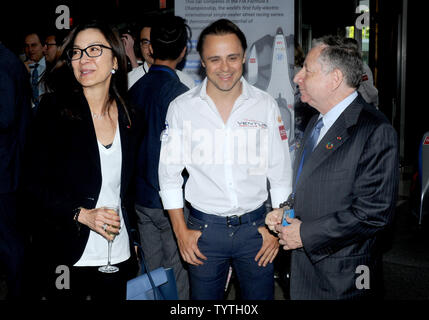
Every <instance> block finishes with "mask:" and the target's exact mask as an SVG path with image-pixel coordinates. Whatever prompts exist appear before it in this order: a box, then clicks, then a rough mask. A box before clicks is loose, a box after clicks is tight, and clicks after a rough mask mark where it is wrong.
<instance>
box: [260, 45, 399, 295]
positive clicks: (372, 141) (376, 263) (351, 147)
mask: <svg viewBox="0 0 429 320" xmlns="http://www.w3.org/2000/svg"><path fill="white" fill-rule="evenodd" d="M361 76H362V60H361V57H360V53H359V52H358V51H357V50H356V49H353V48H352V47H351V46H349V45H347V44H346V43H345V42H344V41H343V39H341V38H338V37H323V38H321V39H317V40H315V42H314V44H313V48H312V49H311V51H310V52H309V53H308V55H307V57H306V60H305V63H304V67H303V68H302V70H301V71H300V72H299V73H298V74H297V75H296V76H295V79H294V82H296V83H297V84H298V85H299V88H300V91H301V100H302V101H303V102H307V103H308V104H310V105H311V106H312V107H314V108H315V109H316V110H317V111H319V112H320V114H318V115H315V116H314V117H313V118H312V120H311V121H310V122H309V125H308V127H307V129H306V131H305V134H304V140H303V141H304V142H305V143H303V144H302V147H301V149H300V150H299V151H298V154H297V158H296V162H295V166H294V169H295V170H294V189H293V193H292V197H290V203H288V205H289V206H291V207H294V213H295V217H296V218H294V219H291V218H287V219H286V221H287V222H288V223H289V225H286V226H283V225H282V224H281V223H280V221H281V216H282V214H283V210H281V209H278V210H275V211H273V212H271V213H270V214H269V215H268V216H267V219H266V222H267V224H268V225H269V226H270V228H271V229H272V230H275V231H276V232H278V236H279V238H280V244H281V245H283V248H284V249H285V250H293V252H292V265H291V298H292V299H359V298H368V297H374V296H375V295H376V294H377V293H379V291H378V289H379V288H378V286H377V283H378V282H377V280H378V279H379V277H380V273H379V271H380V264H381V254H380V250H379V246H378V244H379V238H380V237H379V235H380V232H381V231H382V230H383V229H385V228H386V227H387V226H388V225H389V224H390V223H391V221H392V218H393V213H394V208H395V200H396V194H397V188H398V176H399V164H398V148H397V136H396V133H395V130H394V129H393V127H392V126H391V125H390V124H389V122H388V121H387V119H386V118H385V117H384V116H383V115H382V114H381V113H380V112H379V111H378V110H376V109H375V108H374V107H373V106H371V105H368V104H367V103H366V102H365V101H364V100H363V98H362V97H361V96H360V95H359V94H358V93H357V92H356V88H358V86H359V82H360V79H361Z"/></svg>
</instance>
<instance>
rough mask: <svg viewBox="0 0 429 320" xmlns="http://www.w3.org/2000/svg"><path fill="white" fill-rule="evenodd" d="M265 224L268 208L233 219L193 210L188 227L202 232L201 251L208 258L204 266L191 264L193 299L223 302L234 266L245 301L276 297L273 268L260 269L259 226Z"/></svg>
mask: <svg viewBox="0 0 429 320" xmlns="http://www.w3.org/2000/svg"><path fill="white" fill-rule="evenodd" d="M264 225H265V206H262V207H260V208H259V209H257V210H255V211H252V212H251V213H247V214H245V215H243V216H241V217H240V218H239V217H236V216H234V218H228V219H227V218H226V217H218V216H214V215H209V214H205V213H202V212H200V211H197V210H195V209H194V208H191V212H190V216H189V219H188V228H189V229H193V230H200V231H201V232H202V235H201V237H200V238H199V239H198V248H199V250H200V251H201V252H202V254H204V255H205V256H206V257H207V260H202V261H203V263H204V264H203V265H199V266H193V265H189V277H190V282H191V300H222V299H224V294H225V284H226V281H227V276H228V271H229V267H230V265H232V267H233V269H234V271H235V273H236V276H237V279H238V282H239V286H240V292H241V299H243V300H272V299H273V298H274V267H273V264H271V263H270V264H268V265H267V266H266V267H260V266H258V263H257V262H256V261H255V256H256V254H257V253H258V251H259V250H260V248H261V247H262V236H261V234H260V233H259V231H258V227H260V226H264Z"/></svg>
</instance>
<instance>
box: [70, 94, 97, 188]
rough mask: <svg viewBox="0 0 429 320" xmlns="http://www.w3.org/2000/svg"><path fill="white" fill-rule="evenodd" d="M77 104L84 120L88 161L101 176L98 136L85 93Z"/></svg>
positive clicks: (79, 97) (78, 99) (84, 143)
mask: <svg viewBox="0 0 429 320" xmlns="http://www.w3.org/2000/svg"><path fill="white" fill-rule="evenodd" d="M75 104H76V105H77V106H80V107H81V108H82V109H81V110H80V114H81V115H82V120H83V121H82V127H83V128H82V129H83V130H82V139H83V141H84V142H83V145H85V146H86V149H87V154H88V160H89V161H90V162H91V164H92V165H93V166H94V170H95V172H100V174H101V164H100V153H99V150H98V143H97V135H96V133H95V128H94V123H93V121H92V116H91V111H90V109H89V105H88V101H86V98H85V96H84V95H83V93H82V94H80V95H79V96H77V97H76V102H75ZM100 180H101V179H100Z"/></svg>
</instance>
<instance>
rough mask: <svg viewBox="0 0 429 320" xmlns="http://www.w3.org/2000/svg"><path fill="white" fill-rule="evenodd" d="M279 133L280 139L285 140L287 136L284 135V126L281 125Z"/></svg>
mask: <svg viewBox="0 0 429 320" xmlns="http://www.w3.org/2000/svg"><path fill="white" fill-rule="evenodd" d="M279 131H280V137H281V138H282V140H287V134H286V129H285V126H283V125H281V126H279Z"/></svg>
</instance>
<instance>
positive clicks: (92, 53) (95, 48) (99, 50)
mask: <svg viewBox="0 0 429 320" xmlns="http://www.w3.org/2000/svg"><path fill="white" fill-rule="evenodd" d="M103 48H105V49H110V50H112V48H110V47H106V46H104V45H102V44H93V45H91V46H88V47H86V48H85V49H80V48H71V49H69V50H67V56H68V57H69V58H70V60H72V61H75V60H79V59H80V58H82V55H83V53H84V52H85V53H86V55H87V56H88V57H89V58H96V57H99V56H101V55H102V54H103Z"/></svg>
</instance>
